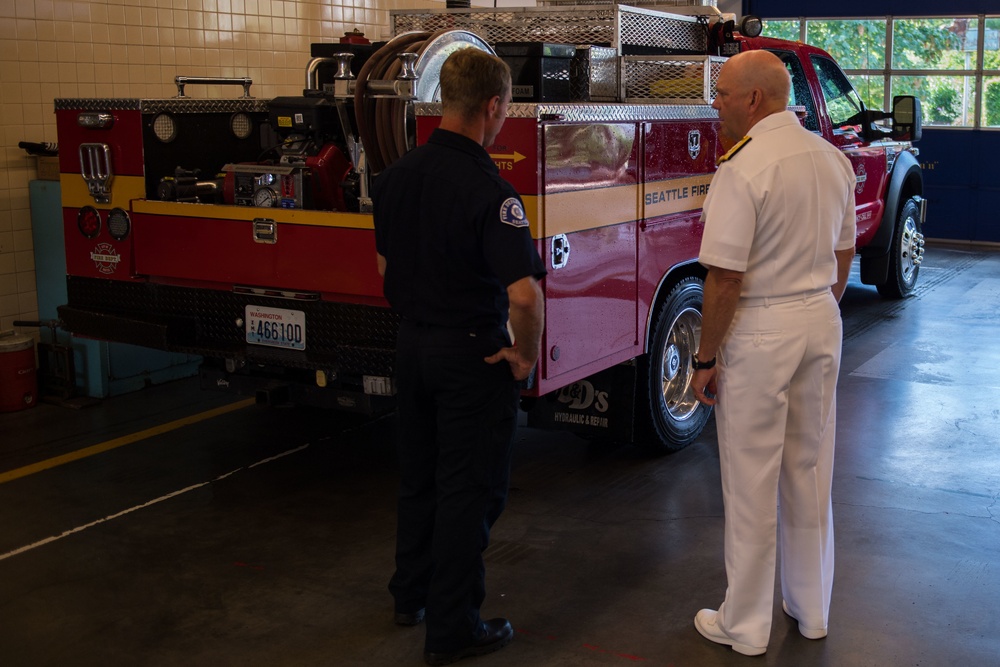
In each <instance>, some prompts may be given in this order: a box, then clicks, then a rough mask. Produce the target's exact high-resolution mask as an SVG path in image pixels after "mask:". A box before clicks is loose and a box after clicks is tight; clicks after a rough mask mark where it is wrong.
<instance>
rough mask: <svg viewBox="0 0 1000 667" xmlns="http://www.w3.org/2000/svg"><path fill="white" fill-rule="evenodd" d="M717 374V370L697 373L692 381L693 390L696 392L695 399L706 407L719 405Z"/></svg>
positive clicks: (711, 369) (710, 369) (712, 369)
mask: <svg viewBox="0 0 1000 667" xmlns="http://www.w3.org/2000/svg"><path fill="white" fill-rule="evenodd" d="M717 372H718V369H717V368H709V369H705V370H700V371H695V372H694V377H693V378H692V379H691V389H692V390H694V396H695V398H697V399H698V401H699V402H701V403H704V404H705V405H715V404H716V403H718V399H717V398H715V392H716V388H715V378H716V374H717Z"/></svg>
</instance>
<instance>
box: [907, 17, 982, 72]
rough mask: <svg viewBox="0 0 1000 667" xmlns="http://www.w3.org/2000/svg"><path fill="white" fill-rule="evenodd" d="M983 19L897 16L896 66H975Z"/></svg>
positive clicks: (967, 67)
mask: <svg viewBox="0 0 1000 667" xmlns="http://www.w3.org/2000/svg"><path fill="white" fill-rule="evenodd" d="M978 29H979V19H897V20H896V21H895V23H893V28H892V67H893V69H937V70H949V69H975V67H976V31H977V30H978Z"/></svg>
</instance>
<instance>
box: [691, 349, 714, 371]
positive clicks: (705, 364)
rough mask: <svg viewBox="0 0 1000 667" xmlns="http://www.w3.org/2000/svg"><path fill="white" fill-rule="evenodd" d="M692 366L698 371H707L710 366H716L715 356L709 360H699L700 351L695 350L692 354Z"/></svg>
mask: <svg viewBox="0 0 1000 667" xmlns="http://www.w3.org/2000/svg"><path fill="white" fill-rule="evenodd" d="M691 366H692V367H693V368H694V369H695V370H696V371H707V370H709V369H710V368H715V357H712V358H711V359H709V360H708V361H698V353H697V352H695V353H694V354H693V355H691Z"/></svg>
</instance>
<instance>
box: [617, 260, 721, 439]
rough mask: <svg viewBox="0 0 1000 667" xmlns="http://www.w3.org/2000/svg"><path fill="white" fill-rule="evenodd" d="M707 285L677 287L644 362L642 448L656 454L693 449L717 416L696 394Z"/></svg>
mask: <svg viewBox="0 0 1000 667" xmlns="http://www.w3.org/2000/svg"><path fill="white" fill-rule="evenodd" d="M703 285H704V284H703V283H702V281H701V280H700V279H699V278H685V279H683V280H681V281H680V282H679V283H677V285H675V286H674V288H673V289H672V290H671V291H670V294H669V295H668V296H667V299H666V301H664V302H663V305H662V306H661V307H660V310H659V312H658V313H657V316H656V323H655V325H654V328H653V337H652V339H651V341H650V347H649V353H648V354H646V355H644V356H643V357H642V359H641V360H640V371H641V372H640V374H639V378H638V382H639V383H640V384H639V387H638V389H639V390H640V391H639V392H638V393H637V396H636V403H637V404H638V405H637V406H636V407H637V409H636V412H637V414H638V417H639V420H640V422H639V424H638V426H640V428H639V429H638V434H639V437H638V438H636V442H637V444H639V445H640V446H641V447H643V448H644V449H646V450H648V451H650V452H652V453H656V454H667V453H670V452H676V451H678V450H681V449H683V448H684V447H686V446H688V445H690V444H691V443H692V442H694V441H695V439H696V438H697V437H698V436H699V435H701V432H702V430H703V429H704V428H705V424H706V423H707V422H708V419H709V417H710V416H711V414H712V408H711V407H710V406H707V405H703V404H702V403H699V402H698V399H697V398H695V395H694V392H693V391H692V390H691V378H692V376H693V374H694V370H693V369H692V368H691V357H692V356H693V355H694V353H695V352H696V351H697V349H698V341H699V340H700V339H701V307H702V300H703V298H704V293H705V291H704V286H703ZM643 393H645V395H646V399H645V400H643V399H642V398H641V397H642V394H643Z"/></svg>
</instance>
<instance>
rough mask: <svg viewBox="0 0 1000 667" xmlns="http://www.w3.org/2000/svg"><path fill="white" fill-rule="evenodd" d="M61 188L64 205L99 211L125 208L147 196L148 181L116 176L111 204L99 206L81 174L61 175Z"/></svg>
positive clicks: (112, 188) (112, 181)
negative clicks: (91, 208)
mask: <svg viewBox="0 0 1000 667" xmlns="http://www.w3.org/2000/svg"><path fill="white" fill-rule="evenodd" d="M59 188H60V190H61V191H62V205H63V206H66V207H71V208H82V207H84V206H93V207H94V208H97V209H112V208H123V209H125V210H128V207H129V203H130V202H131V201H132V200H133V199H136V198H139V197H145V196H146V179H145V178H144V177H142V176H115V177H114V178H113V179H112V180H111V202H110V203H108V204H98V203H97V202H95V201H94V198H93V197H92V196H91V195H90V190H88V189H87V182H86V181H84V180H83V176H81V175H80V174H69V173H64V174H59Z"/></svg>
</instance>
